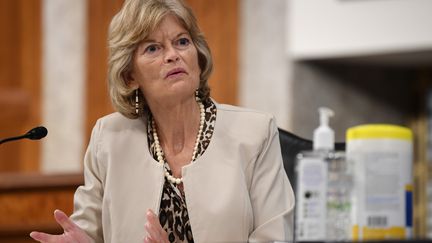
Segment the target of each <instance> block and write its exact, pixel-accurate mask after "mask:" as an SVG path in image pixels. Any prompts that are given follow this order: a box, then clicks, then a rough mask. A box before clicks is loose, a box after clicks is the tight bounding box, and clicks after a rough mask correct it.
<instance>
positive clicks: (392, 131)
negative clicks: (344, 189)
mask: <svg viewBox="0 0 432 243" xmlns="http://www.w3.org/2000/svg"><path fill="white" fill-rule="evenodd" d="M346 141H347V144H346V152H347V153H346V156H347V161H348V163H350V165H351V168H352V169H353V174H354V189H353V194H352V195H353V198H352V218H351V222H352V238H353V240H381V239H409V238H411V236H412V222H413V220H412V217H413V185H412V184H413V179H412V162H413V134H412V132H411V130H410V129H408V128H406V127H401V126H396V125H387V124H371V125H361V126H356V127H352V128H350V129H348V131H347V139H346Z"/></svg>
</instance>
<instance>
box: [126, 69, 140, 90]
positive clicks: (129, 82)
mask: <svg viewBox="0 0 432 243" xmlns="http://www.w3.org/2000/svg"><path fill="white" fill-rule="evenodd" d="M124 79H125V80H126V84H127V85H128V86H129V87H130V88H133V89H137V88H138V87H139V83H138V82H137V81H136V80H135V78H134V75H133V73H132V72H131V71H130V72H127V73H125V74H124Z"/></svg>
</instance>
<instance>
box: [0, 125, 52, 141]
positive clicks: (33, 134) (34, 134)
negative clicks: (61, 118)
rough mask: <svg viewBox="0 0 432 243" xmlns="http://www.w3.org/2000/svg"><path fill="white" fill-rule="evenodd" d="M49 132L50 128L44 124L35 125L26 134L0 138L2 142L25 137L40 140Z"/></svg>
mask: <svg viewBox="0 0 432 243" xmlns="http://www.w3.org/2000/svg"><path fill="white" fill-rule="evenodd" d="M47 134H48V130H47V129H46V128H45V127H43V126H40V127H35V128H33V129H31V130H30V131H28V132H27V133H26V134H24V135H21V136H17V137H10V138H5V139H2V140H0V144H2V143H6V142H10V141H14V140H19V139H24V138H28V139H31V140H39V139H41V138H44V137H45V136H46V135H47Z"/></svg>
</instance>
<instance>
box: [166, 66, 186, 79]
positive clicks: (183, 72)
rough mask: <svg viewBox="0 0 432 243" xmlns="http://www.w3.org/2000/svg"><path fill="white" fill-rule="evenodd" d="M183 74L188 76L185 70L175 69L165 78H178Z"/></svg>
mask: <svg viewBox="0 0 432 243" xmlns="http://www.w3.org/2000/svg"><path fill="white" fill-rule="evenodd" d="M183 74H187V72H186V70H184V69H183V68H174V69H172V70H170V71H169V72H168V73H167V75H166V76H165V78H169V77H176V76H180V75H183Z"/></svg>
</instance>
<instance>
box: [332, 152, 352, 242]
mask: <svg viewBox="0 0 432 243" xmlns="http://www.w3.org/2000/svg"><path fill="white" fill-rule="evenodd" d="M326 162H327V210H326V211H327V216H326V217H327V219H326V240H330V241H346V240H350V239H351V200H352V198H351V192H352V187H353V177H352V173H351V169H350V168H349V165H348V163H347V161H346V159H345V152H343V151H335V152H330V153H328V156H327V158H326Z"/></svg>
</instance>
